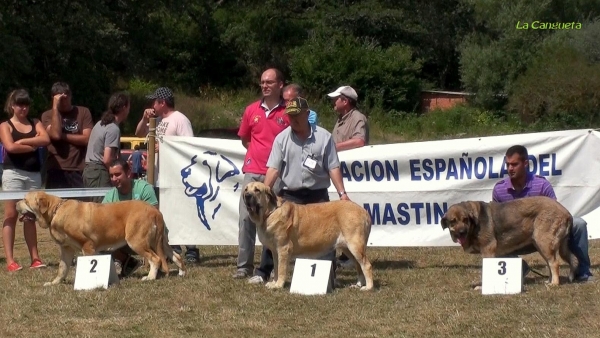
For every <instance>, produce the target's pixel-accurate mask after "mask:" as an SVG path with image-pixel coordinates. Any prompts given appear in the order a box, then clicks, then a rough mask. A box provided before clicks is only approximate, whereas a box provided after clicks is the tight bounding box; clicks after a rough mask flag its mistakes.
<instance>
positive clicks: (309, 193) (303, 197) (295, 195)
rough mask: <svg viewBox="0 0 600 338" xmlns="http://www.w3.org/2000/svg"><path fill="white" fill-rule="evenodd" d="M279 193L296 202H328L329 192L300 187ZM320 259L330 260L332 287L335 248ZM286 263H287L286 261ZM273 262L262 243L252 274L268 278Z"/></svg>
mask: <svg viewBox="0 0 600 338" xmlns="http://www.w3.org/2000/svg"><path fill="white" fill-rule="evenodd" d="M280 195H281V196H282V197H283V198H284V199H285V200H287V201H290V202H294V203H297V204H312V203H321V202H329V194H328V193H327V189H319V190H310V189H301V190H297V191H288V190H282V191H281V193H280ZM321 259H326V260H330V261H331V274H330V281H331V287H332V288H334V282H335V264H336V263H335V249H334V248H331V251H330V252H328V253H327V254H325V255H324V256H323V257H321ZM286 264H287V263H286ZM274 268H275V267H274V264H273V253H272V252H271V250H269V249H267V248H266V247H265V246H264V245H263V250H262V255H261V257H260V266H259V267H258V268H256V270H255V271H254V274H255V275H257V276H261V277H262V278H263V279H264V280H268V279H269V276H271V272H272V271H273V269H274Z"/></svg>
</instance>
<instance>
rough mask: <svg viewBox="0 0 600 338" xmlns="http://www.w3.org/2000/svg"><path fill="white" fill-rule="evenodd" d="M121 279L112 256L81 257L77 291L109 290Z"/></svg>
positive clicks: (77, 271) (76, 278)
mask: <svg viewBox="0 0 600 338" xmlns="http://www.w3.org/2000/svg"><path fill="white" fill-rule="evenodd" d="M118 283H119V277H118V276H117V271H116V270H115V265H114V264H113V262H112V258H111V255H95V256H79V257H77V270H76V271H75V286H74V288H75V290H93V289H97V288H104V289H107V288H108V287H109V286H110V285H112V284H118Z"/></svg>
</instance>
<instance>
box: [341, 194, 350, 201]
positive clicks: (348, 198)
mask: <svg viewBox="0 0 600 338" xmlns="http://www.w3.org/2000/svg"><path fill="white" fill-rule="evenodd" d="M340 200H344V201H349V200H350V197H348V194H343V195H342V196H341V197H340Z"/></svg>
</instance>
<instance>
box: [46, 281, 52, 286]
mask: <svg viewBox="0 0 600 338" xmlns="http://www.w3.org/2000/svg"><path fill="white" fill-rule="evenodd" d="M52 285H54V284H53V283H52V282H46V283H44V286H52Z"/></svg>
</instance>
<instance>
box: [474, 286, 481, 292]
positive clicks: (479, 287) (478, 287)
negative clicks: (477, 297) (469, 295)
mask: <svg viewBox="0 0 600 338" xmlns="http://www.w3.org/2000/svg"><path fill="white" fill-rule="evenodd" d="M473 290H474V291H479V290H481V285H476V286H474V287H473Z"/></svg>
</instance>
